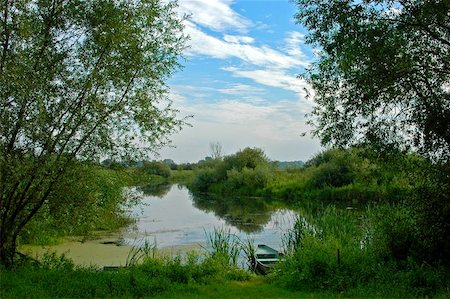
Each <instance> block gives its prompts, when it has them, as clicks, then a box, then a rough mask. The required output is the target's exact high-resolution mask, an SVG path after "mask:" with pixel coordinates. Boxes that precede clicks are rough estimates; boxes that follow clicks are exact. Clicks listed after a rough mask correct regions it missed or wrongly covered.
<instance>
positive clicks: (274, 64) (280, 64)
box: [185, 22, 309, 69]
mask: <svg viewBox="0 0 450 299" xmlns="http://www.w3.org/2000/svg"><path fill="white" fill-rule="evenodd" d="M185 31H186V33H187V34H188V35H189V36H190V38H191V40H190V48H189V49H188V51H187V53H188V54H190V55H205V56H209V57H213V58H219V59H226V58H233V57H234V58H238V59H240V60H243V61H244V62H246V63H249V64H252V65H256V66H264V67H270V68H279V69H286V68H292V67H307V66H308V65H309V61H308V60H307V59H298V58H296V57H292V56H289V55H286V54H285V53H282V52H280V51H277V50H274V49H272V48H270V47H268V46H261V47H256V46H253V45H248V44H241V43H235V42H232V43H231V42H227V41H225V40H221V39H218V38H216V37H213V36H211V35H208V34H206V33H204V32H203V31H201V30H200V29H199V28H198V27H197V26H196V25H195V24H193V23H191V22H187V23H186V29H185ZM228 39H230V36H228ZM237 39H239V38H236V40H237Z"/></svg>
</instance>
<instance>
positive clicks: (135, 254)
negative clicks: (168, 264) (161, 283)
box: [125, 239, 157, 267]
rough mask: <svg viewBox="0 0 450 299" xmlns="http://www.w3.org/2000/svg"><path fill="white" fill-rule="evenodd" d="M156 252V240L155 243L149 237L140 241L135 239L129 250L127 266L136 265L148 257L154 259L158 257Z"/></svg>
mask: <svg viewBox="0 0 450 299" xmlns="http://www.w3.org/2000/svg"><path fill="white" fill-rule="evenodd" d="M156 254H157V246H156V240H155V241H154V242H153V243H150V242H149V241H148V240H147V239H144V240H140V241H138V240H136V239H135V240H134V242H133V245H132V246H131V249H130V251H129V252H128V255H127V259H126V262H125V267H131V266H135V265H137V264H139V263H140V262H142V261H143V260H145V259H148V258H152V259H154V258H156Z"/></svg>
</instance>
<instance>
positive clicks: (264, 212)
mask: <svg viewBox="0 0 450 299" xmlns="http://www.w3.org/2000/svg"><path fill="white" fill-rule="evenodd" d="M149 193H152V194H156V195H150V194H149ZM131 213H132V216H133V217H134V218H135V219H136V223H135V224H133V225H132V226H130V227H128V228H127V230H126V233H125V235H126V237H125V242H126V243H129V244H132V243H133V242H136V240H143V239H147V240H148V241H149V242H151V243H152V242H155V241H156V244H157V246H158V247H159V248H163V247H168V246H177V245H186V244H193V243H198V244H201V245H207V244H206V234H205V231H206V232H211V231H212V230H213V229H214V228H222V227H223V228H226V229H229V230H230V231H231V232H232V233H235V234H237V235H238V236H239V237H240V238H242V239H243V240H245V239H246V238H247V237H250V238H253V239H254V242H255V243H256V244H266V245H269V246H272V247H274V248H277V249H280V247H281V236H282V234H283V233H284V232H286V231H287V230H288V229H289V228H291V227H292V225H293V223H294V219H295V217H296V213H295V212H294V211H291V210H287V209H279V210H270V209H269V208H268V207H267V205H266V204H265V203H264V202H263V201H262V200H261V199H258V198H246V199H244V200H243V199H239V198H224V197H212V196H193V195H192V194H190V192H189V190H188V189H187V188H185V187H181V186H177V185H172V186H163V187H162V188H161V189H158V190H144V196H143V199H142V202H141V204H138V205H137V206H135V207H134V208H133V209H132V211H131Z"/></svg>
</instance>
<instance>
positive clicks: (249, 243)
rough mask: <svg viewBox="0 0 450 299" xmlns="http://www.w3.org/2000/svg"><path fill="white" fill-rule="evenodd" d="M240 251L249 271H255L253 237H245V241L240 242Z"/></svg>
mask: <svg viewBox="0 0 450 299" xmlns="http://www.w3.org/2000/svg"><path fill="white" fill-rule="evenodd" d="M241 249H242V251H244V254H245V257H246V260H247V266H248V268H249V270H251V271H253V272H255V271H256V245H255V239H254V238H253V237H247V239H246V240H245V241H242V242H241Z"/></svg>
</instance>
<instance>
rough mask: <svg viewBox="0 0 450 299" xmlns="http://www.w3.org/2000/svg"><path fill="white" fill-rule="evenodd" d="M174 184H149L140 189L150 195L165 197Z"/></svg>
mask: <svg viewBox="0 0 450 299" xmlns="http://www.w3.org/2000/svg"><path fill="white" fill-rule="evenodd" d="M171 187H172V185H171V184H167V183H162V184H149V185H147V186H144V187H140V188H139V189H140V190H141V191H142V192H143V193H144V194H145V195H150V196H156V197H159V198H163V197H164V196H166V194H167V193H169V191H170V189H171Z"/></svg>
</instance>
